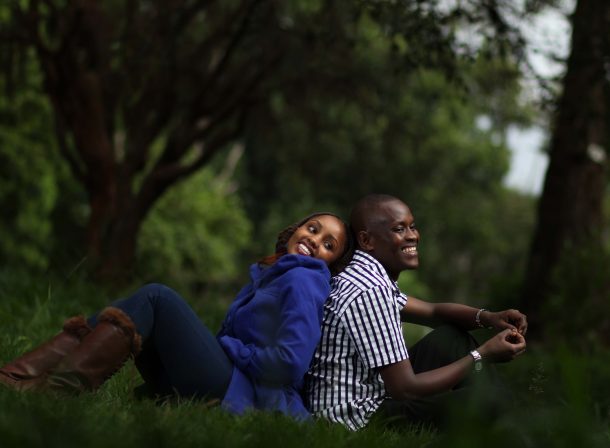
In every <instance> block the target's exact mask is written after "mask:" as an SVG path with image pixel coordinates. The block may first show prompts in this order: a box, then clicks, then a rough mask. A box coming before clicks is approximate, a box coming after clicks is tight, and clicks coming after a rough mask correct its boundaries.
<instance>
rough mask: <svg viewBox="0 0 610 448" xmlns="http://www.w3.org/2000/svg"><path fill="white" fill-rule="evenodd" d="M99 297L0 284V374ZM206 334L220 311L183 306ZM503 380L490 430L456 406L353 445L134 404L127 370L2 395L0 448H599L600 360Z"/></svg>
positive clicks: (546, 359) (530, 361) (101, 297)
mask: <svg viewBox="0 0 610 448" xmlns="http://www.w3.org/2000/svg"><path fill="white" fill-rule="evenodd" d="M107 297H108V294H107V293H105V292H104V291H101V290H99V289H98V288H95V287H92V286H91V285H88V284H86V283H83V282H79V281H73V282H72V283H66V282H49V281H48V280H47V281H46V282H45V281H41V280H40V279H32V278H29V277H27V276H25V275H21V276H20V275H18V274H15V273H12V274H10V275H9V274H8V273H0V362H5V361H7V360H9V359H11V358H13V357H15V356H16V355H18V354H20V353H22V352H23V351H25V350H28V349H30V348H32V347H34V346H36V345H37V344H38V343H40V342H42V341H43V340H45V339H46V338H48V337H50V336H52V335H53V334H54V333H56V332H57V331H58V329H59V328H60V327H61V324H62V322H63V320H64V319H65V318H66V317H68V316H70V315H73V314H78V313H85V314H87V313H90V312H92V311H94V310H96V309H98V308H101V307H103V306H104V305H105V304H106V303H107V302H108V300H107ZM189 301H192V302H193V304H194V307H195V308H196V310H197V311H198V313H199V314H200V315H201V316H202V317H203V319H204V321H206V323H207V324H209V325H210V326H211V328H216V327H217V325H218V323H219V320H220V319H221V318H222V314H223V311H224V308H225V307H226V304H227V302H226V301H225V300H220V299H218V298H216V299H215V300H212V299H211V298H207V297H199V298H190V300H189ZM500 370H501V373H502V374H503V376H504V377H505V379H506V380H507V382H508V383H509V384H510V388H511V390H513V391H514V392H515V394H516V404H515V405H514V406H512V407H510V408H509V409H508V411H507V412H505V413H504V414H503V415H502V416H501V417H500V418H498V419H497V420H495V421H493V422H490V421H489V419H488V418H487V416H486V415H485V414H484V413H481V412H479V411H480V409H477V405H475V403H476V402H475V401H473V402H471V403H464V404H463V406H462V407H461V408H460V409H458V410H456V412H455V413H454V414H453V415H452V417H451V419H450V421H451V424H450V425H449V426H448V427H447V428H446V429H445V430H443V431H440V432H436V431H432V430H430V429H426V428H417V427H405V428H403V429H401V430H388V429H384V428H383V427H381V426H379V425H372V426H370V427H368V428H367V429H365V430H363V431H360V432H357V433H352V432H349V431H347V430H345V429H344V428H342V427H339V426H336V425H330V424H327V423H325V422H322V421H317V422H308V423H298V422H295V421H293V420H291V419H289V418H286V417H283V416H281V415H277V414H270V413H261V412H253V413H250V414H248V415H246V416H243V417H234V416H232V415H228V414H226V413H224V412H222V411H221V410H220V409H219V408H209V407H207V406H206V405H205V403H201V402H197V401H187V400H183V401H175V402H172V403H168V404H163V405H159V404H155V403H153V402H152V401H149V400H142V401H140V400H137V399H135V398H134V397H133V394H132V389H133V388H134V387H135V386H136V385H138V384H140V382H141V380H140V378H139V375H138V373H137V371H136V370H135V368H134V366H133V365H132V364H128V365H127V366H125V368H123V369H122V370H121V372H120V373H119V374H117V375H115V376H114V377H113V378H112V379H111V380H110V381H108V382H107V383H106V384H105V385H104V386H103V387H102V388H101V389H100V391H98V392H97V393H95V394H85V395H82V396H80V397H65V396H57V395H54V394H51V393H24V394H21V393H16V392H13V391H11V390H8V389H5V388H1V387H0V447H2V448H6V447H38V446H40V447H43V446H44V447H71V446H75V447H77V446H78V447H83V446H87V447H98V446H99V447H112V448H118V447H124V446H125V447H126V446H130V447H133V446H143V447H144V446H145V447H166V446H167V447H170V446H171V447H174V446H179V447H190V446H193V447H215V446H219V447H220V446H222V447H225V446H226V447H258V446H260V447H274V446H279V445H280V444H281V445H282V446H289V447H307V448H312V447H318V446H329V447H350V448H351V447H360V446H362V447H369V446H383V447H384V448H389V447H452V448H460V447H464V448H467V447H468V448H471V447H479V446H480V447H507V448H508V447H510V448H515V447H542V446H544V447H547V446H552V447H574V446H582V447H608V446H610V429H609V422H610V382H609V381H608V379H609V378H610V353H608V352H607V351H602V350H598V351H597V352H595V353H587V354H583V353H574V352H572V351H570V350H569V349H568V348H565V347H553V348H552V350H551V349H550V348H548V347H546V348H544V347H537V348H532V349H530V350H529V351H528V353H527V354H526V355H524V356H523V357H521V358H520V359H519V360H517V361H516V362H514V363H510V364H507V365H504V366H501V369H500Z"/></svg>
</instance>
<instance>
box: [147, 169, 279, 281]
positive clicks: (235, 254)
mask: <svg viewBox="0 0 610 448" xmlns="http://www.w3.org/2000/svg"><path fill="white" fill-rule="evenodd" d="M228 190H229V185H227V184H226V181H224V180H221V179H217V178H214V175H213V172H212V170H211V169H205V170H203V171H201V172H199V173H197V174H196V175H194V176H192V177H190V178H188V179H187V180H185V181H184V182H182V183H180V184H179V185H177V186H175V187H174V188H173V189H171V190H170V191H168V192H167V193H166V194H165V196H163V197H162V198H161V199H160V200H159V201H158V202H157V204H156V206H155V208H154V209H153V210H152V211H151V213H150V214H149V215H148V217H147V218H146V221H145V222H144V224H143V227H142V230H141V232H140V234H139V242H138V254H137V256H138V272H139V277H140V278H143V279H145V280H147V281H159V282H162V283H167V284H170V285H174V286H180V287H184V288H188V289H193V290H194V289H197V288H201V287H208V288H209V287H211V286H214V285H216V286H218V285H221V286H222V285H226V284H230V285H232V284H233V283H234V281H235V279H236V278H240V277H241V278H243V276H244V275H243V274H244V273H245V272H246V269H247V268H246V266H247V263H244V262H241V261H239V255H240V254H241V253H242V250H243V248H244V247H245V246H247V244H248V243H249V242H250V240H251V229H250V222H249V221H248V218H247V216H246V215H245V212H244V210H243V207H242V205H241V201H240V199H239V198H238V197H237V196H236V195H235V194H234V193H231V192H230V191H228ZM270 247H271V246H270ZM240 274H241V275H240Z"/></svg>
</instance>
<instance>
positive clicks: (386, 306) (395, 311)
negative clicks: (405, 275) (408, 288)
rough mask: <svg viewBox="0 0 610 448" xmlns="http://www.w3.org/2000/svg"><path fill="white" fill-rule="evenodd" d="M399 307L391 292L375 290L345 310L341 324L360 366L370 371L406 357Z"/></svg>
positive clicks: (377, 288) (385, 289) (381, 289)
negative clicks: (352, 345)
mask: <svg viewBox="0 0 610 448" xmlns="http://www.w3.org/2000/svg"><path fill="white" fill-rule="evenodd" d="M400 307H401V306H400V304H399V303H398V301H397V300H396V299H395V297H394V291H392V290H391V289H388V288H384V287H376V288H372V289H369V290H367V291H365V292H364V293H363V294H361V295H360V296H358V297H357V298H356V299H355V300H353V301H352V303H351V304H350V305H349V307H348V308H347V309H346V311H345V313H344V316H343V321H344V322H343V323H344V325H345V326H346V329H347V331H348V333H349V335H350V337H351V339H352V341H353V343H354V346H355V348H356V351H357V352H358V355H359V357H360V359H361V360H362V362H363V364H364V365H365V366H366V367H367V368H369V369H374V368H377V367H383V366H386V365H388V364H394V363H396V362H399V361H402V360H404V359H407V358H408V357H409V354H408V352H407V347H406V345H405V341H404V338H403V335H402V327H401V323H400Z"/></svg>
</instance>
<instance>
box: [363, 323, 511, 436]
mask: <svg viewBox="0 0 610 448" xmlns="http://www.w3.org/2000/svg"><path fill="white" fill-rule="evenodd" d="M478 346H479V344H478V343H477V341H476V340H475V339H474V337H473V336H472V335H471V334H470V333H468V332H467V331H464V330H461V329H459V328H457V327H454V326H450V325H443V326H440V327H438V328H436V329H435V330H433V331H432V332H430V333H428V334H427V335H426V336H425V337H423V338H422V339H421V340H420V341H419V342H417V343H416V344H415V345H413V347H411V348H410V349H409V360H410V361H411V365H412V367H413V371H414V372H415V373H420V372H426V371H428V370H434V369H436V368H439V367H443V366H446V365H447V364H451V363H452V362H454V361H457V360H458V359H460V358H463V357H464V356H465V355H467V354H468V353H469V352H470V351H471V350H474V349H475V348H477V347H478ZM506 394H507V393H506V391H505V389H504V387H503V386H502V385H501V383H500V381H499V379H498V377H497V375H496V372H495V368H494V366H492V365H485V366H484V369H483V371H481V372H479V373H474V372H473V373H471V374H470V375H469V376H468V377H467V378H466V379H465V380H464V381H462V382H461V383H459V384H457V385H456V386H455V387H454V388H453V389H452V390H450V391H448V392H444V393H441V394H437V395H433V396H430V397H423V398H418V399H410V400H394V399H392V398H388V399H386V400H385V401H384V402H383V404H382V405H381V407H380V408H379V409H378V410H377V412H376V414H375V416H374V418H373V420H376V421H380V422H381V423H382V424H386V425H389V426H404V425H406V424H413V423H415V424H425V425H432V426H436V427H442V426H444V424H445V423H446V420H447V417H448V416H449V415H450V413H451V411H452V409H464V408H465V407H466V406H469V405H471V404H473V401H477V402H478V403H479V404H480V405H481V410H482V411H484V412H485V413H486V417H488V418H493V417H494V416H495V415H497V414H498V413H499V412H500V407H501V406H503V405H504V403H505V398H506ZM483 397H485V398H483Z"/></svg>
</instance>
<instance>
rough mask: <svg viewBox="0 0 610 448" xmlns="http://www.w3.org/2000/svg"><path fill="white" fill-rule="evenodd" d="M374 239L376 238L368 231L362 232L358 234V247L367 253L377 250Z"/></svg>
mask: <svg viewBox="0 0 610 448" xmlns="http://www.w3.org/2000/svg"><path fill="white" fill-rule="evenodd" d="M373 239H374V238H373V237H372V236H371V235H370V234H369V232H367V231H366V230H361V231H360V232H358V235H357V240H358V246H359V247H360V248H361V249H362V250H364V251H365V252H370V251H372V250H373V249H374V248H375V245H374V244H373Z"/></svg>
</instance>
